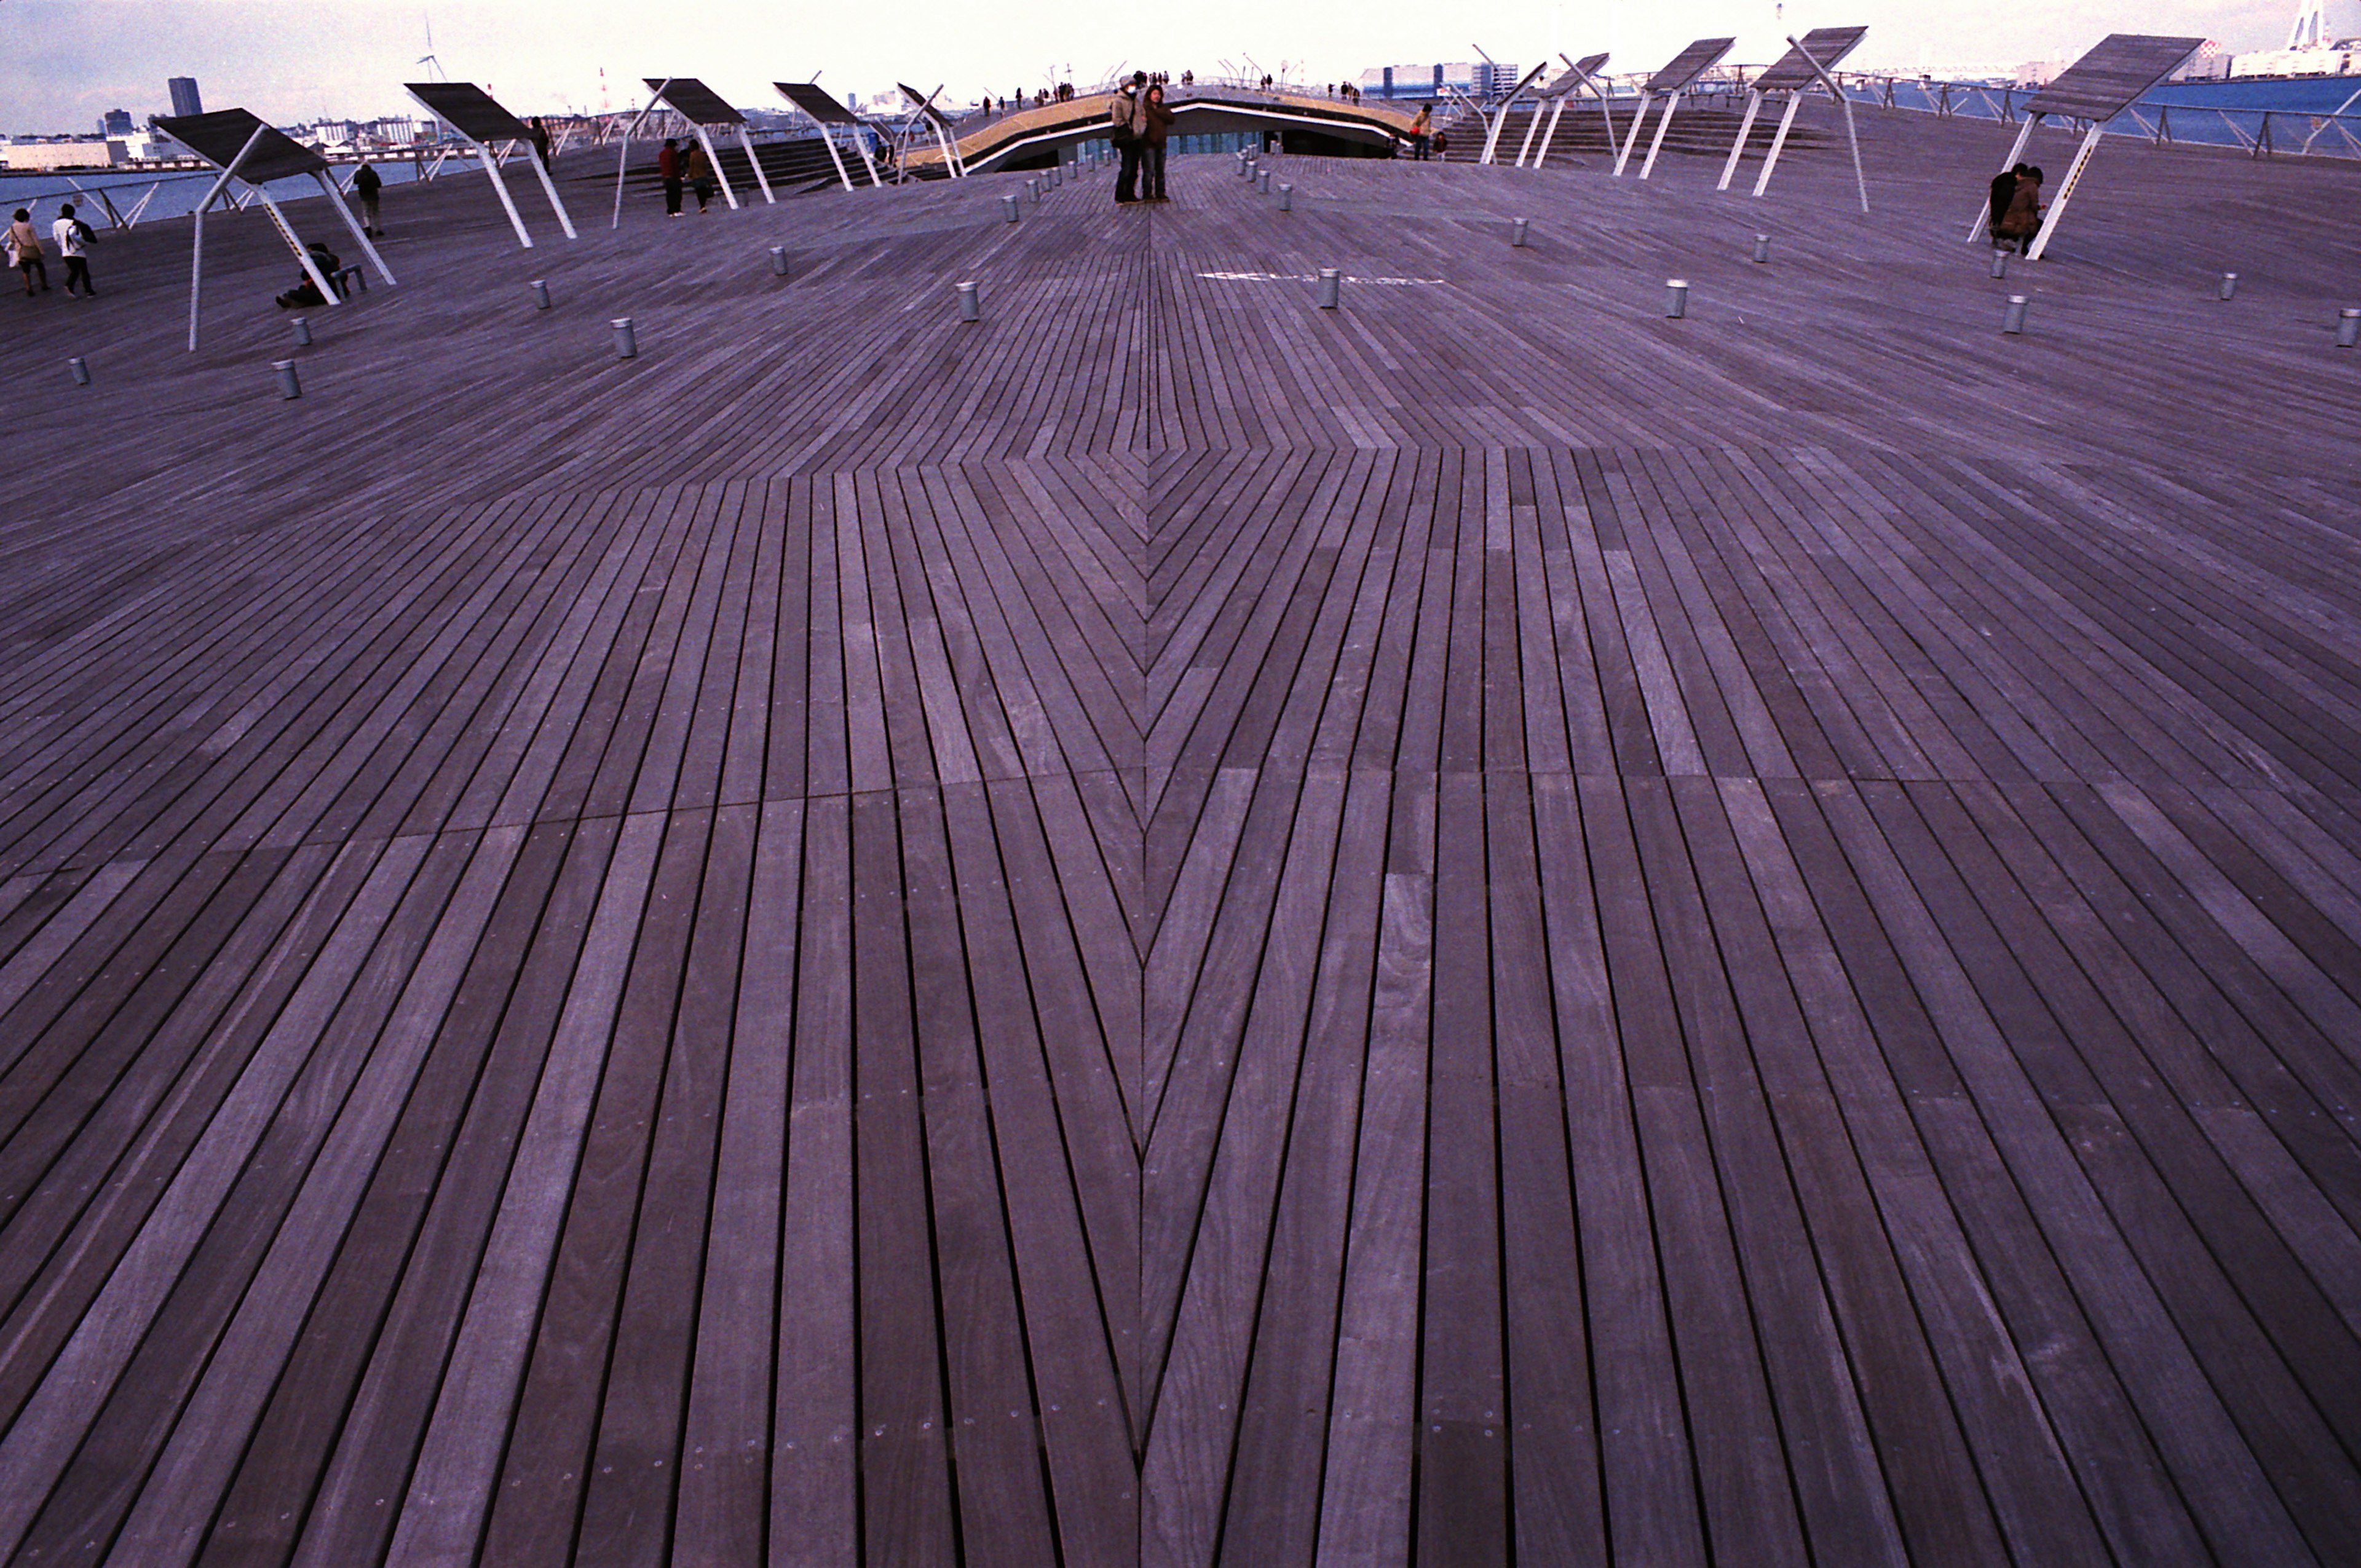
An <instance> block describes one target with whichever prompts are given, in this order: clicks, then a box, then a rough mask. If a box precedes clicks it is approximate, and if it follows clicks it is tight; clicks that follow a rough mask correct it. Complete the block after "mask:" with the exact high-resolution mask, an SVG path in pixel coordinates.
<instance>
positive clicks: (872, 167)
mask: <svg viewBox="0 0 2361 1568" xmlns="http://www.w3.org/2000/svg"><path fill="white" fill-rule="evenodd" d="M852 150H853V151H855V152H857V153H859V154H860V155H861V167H862V168H863V169H866V170H869V184H870V187H871V189H873V190H879V191H882V190H884V188H885V181H883V180H880V179H878V178H877V160H876V159H873V158H871V157H870V156H869V127H868V126H864V125H862V123H861V122H860V121H858V120H855V121H854V122H853V123H852Z"/></svg>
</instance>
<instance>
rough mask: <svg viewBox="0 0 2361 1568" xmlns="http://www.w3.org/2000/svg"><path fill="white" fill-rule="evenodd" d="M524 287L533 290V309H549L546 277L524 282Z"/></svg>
mask: <svg viewBox="0 0 2361 1568" xmlns="http://www.w3.org/2000/svg"><path fill="white" fill-rule="evenodd" d="M525 287H526V288H528V289H531V290H532V291H533V309H534V310H536V311H545V310H547V309H549V280H547V279H545V278H536V279H534V280H533V281H532V282H530V283H528V284H526V285H525Z"/></svg>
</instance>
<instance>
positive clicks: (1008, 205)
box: [1000, 191, 1016, 224]
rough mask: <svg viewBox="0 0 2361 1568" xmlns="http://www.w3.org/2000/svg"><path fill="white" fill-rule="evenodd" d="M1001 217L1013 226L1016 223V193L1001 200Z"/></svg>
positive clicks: (1009, 194) (1011, 193) (1010, 193)
mask: <svg viewBox="0 0 2361 1568" xmlns="http://www.w3.org/2000/svg"><path fill="white" fill-rule="evenodd" d="M1000 215H1001V216H1002V217H1004V218H1005V219H1007V220H1008V221H1009V222H1010V223H1012V224H1013V223H1015V222H1016V192H1014V191H1012V192H1009V193H1008V194H1007V195H1005V196H1003V197H1002V198H1000Z"/></svg>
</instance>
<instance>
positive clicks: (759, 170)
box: [738, 120, 779, 207]
mask: <svg viewBox="0 0 2361 1568" xmlns="http://www.w3.org/2000/svg"><path fill="white" fill-rule="evenodd" d="M738 145H739V146H740V147H742V148H745V149H746V161H747V162H749V163H751V164H752V165H753V166H754V183H755V184H757V185H760V186H761V187H762V188H763V204H764V205H766V206H772V207H775V206H777V205H778V204H779V199H778V198H777V197H776V196H774V195H772V194H771V177H770V176H769V175H767V174H765V173H763V160H762V159H759V158H757V157H755V156H754V137H753V136H752V133H751V132H749V131H748V130H747V129H746V124H745V122H744V121H742V120H741V121H740V122H739V124H738Z"/></svg>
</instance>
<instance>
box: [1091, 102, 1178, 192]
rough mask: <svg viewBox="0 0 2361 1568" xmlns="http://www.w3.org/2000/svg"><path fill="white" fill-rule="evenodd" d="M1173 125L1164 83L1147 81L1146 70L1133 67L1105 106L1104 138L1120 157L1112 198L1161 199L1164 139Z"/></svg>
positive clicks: (1162, 190)
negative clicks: (1121, 87)
mask: <svg viewBox="0 0 2361 1568" xmlns="http://www.w3.org/2000/svg"><path fill="white" fill-rule="evenodd" d="M1171 126H1172V111H1171V110H1170V109H1168V108H1166V107H1165V106H1164V84H1163V83H1162V82H1156V83H1154V84H1150V83H1149V82H1148V72H1146V71H1133V72H1132V73H1131V80H1130V81H1129V82H1126V83H1124V86H1123V91H1121V92H1119V93H1116V94H1115V103H1114V104H1112V105H1111V106H1109V108H1108V109H1107V139H1108V140H1109V141H1112V142H1113V143H1115V155H1116V156H1117V157H1118V158H1120V159H1123V166H1122V169H1121V170H1120V171H1119V172H1118V173H1117V174H1116V175H1115V201H1116V202H1118V203H1126V202H1161V201H1163V200H1165V199H1166V198H1165V195H1164V141H1165V137H1166V135H1167V133H1168V132H1169V131H1170V129H1171Z"/></svg>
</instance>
